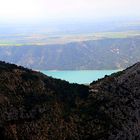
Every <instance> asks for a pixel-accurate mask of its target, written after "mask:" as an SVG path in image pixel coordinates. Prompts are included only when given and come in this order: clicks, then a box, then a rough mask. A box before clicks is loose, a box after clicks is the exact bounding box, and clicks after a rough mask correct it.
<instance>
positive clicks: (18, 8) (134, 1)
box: [0, 0, 140, 21]
mask: <svg viewBox="0 0 140 140" xmlns="http://www.w3.org/2000/svg"><path fill="white" fill-rule="evenodd" d="M124 16H126V17H129V16H130V17H131V16H132V17H133V16H137V17H140V0H0V20H7V21H8V20H9V21H10V20H13V21H21V20H25V21H34V20H40V21H43V20H44V21H45V20H46V19H64V18H67V19H69V18H77V19H83V20H84V19H85V18H87V19H101V18H109V17H124Z"/></svg>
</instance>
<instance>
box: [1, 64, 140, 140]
mask: <svg viewBox="0 0 140 140" xmlns="http://www.w3.org/2000/svg"><path fill="white" fill-rule="evenodd" d="M139 113H140V63H137V64H135V65H133V66H131V67H129V68H127V69H126V70H124V71H121V72H118V73H115V74H112V75H111V76H105V78H103V79H100V80H98V81H95V82H92V83H91V84H90V86H85V85H78V84H69V83H68V82H66V81H62V80H58V79H53V78H51V77H48V76H46V75H44V74H42V73H39V72H36V71H33V70H29V69H26V68H23V67H20V66H16V65H14V64H7V63H4V62H0V139H3V140H26V139H29V140H32V139H34V140H44V139H45V140H89V139H93V140H94V139H95V140H114V139H116V140H133V139H134V140H137V139H140V133H139V132H140V129H139V128H140V127H139V126H140V123H139V121H140V114H139Z"/></svg>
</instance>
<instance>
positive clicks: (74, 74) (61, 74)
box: [41, 70, 119, 84]
mask: <svg viewBox="0 0 140 140" xmlns="http://www.w3.org/2000/svg"><path fill="white" fill-rule="evenodd" d="M118 71H119V70H82V71H47V70H45V71H41V72H42V73H44V74H46V75H48V76H52V77H53V78H57V79H62V80H66V81H68V82H70V83H78V84H89V83H91V82H92V81H96V80H98V79H100V78H103V77H104V76H105V75H111V74H112V73H115V72H118Z"/></svg>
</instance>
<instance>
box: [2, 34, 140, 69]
mask: <svg viewBox="0 0 140 140" xmlns="http://www.w3.org/2000/svg"><path fill="white" fill-rule="evenodd" d="M0 60H4V61H7V62H10V63H15V64H18V65H22V66H25V67H29V68H32V69H37V70H95V69H124V68H126V67H128V66H130V65H132V64H134V63H136V62H137V61H140V37H139V36H134V37H126V38H121V37H120V38H114V39H113V38H102V39H97V40H89V41H79V42H72V43H65V44H56V45H39V46H35V45H34V46H32V45H26V46H24V45H23V46H3V47H2V46H1V47H0Z"/></svg>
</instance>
